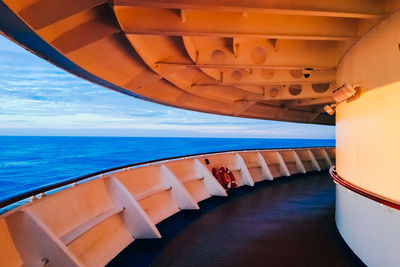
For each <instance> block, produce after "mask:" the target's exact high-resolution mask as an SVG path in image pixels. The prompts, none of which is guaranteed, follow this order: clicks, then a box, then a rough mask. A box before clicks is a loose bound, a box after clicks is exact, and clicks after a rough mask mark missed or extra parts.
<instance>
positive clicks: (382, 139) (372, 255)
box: [336, 12, 400, 266]
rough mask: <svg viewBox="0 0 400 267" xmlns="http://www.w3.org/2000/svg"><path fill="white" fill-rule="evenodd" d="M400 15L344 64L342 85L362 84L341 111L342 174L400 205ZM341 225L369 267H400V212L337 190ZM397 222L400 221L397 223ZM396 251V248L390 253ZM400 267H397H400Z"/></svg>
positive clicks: (338, 117)
mask: <svg viewBox="0 0 400 267" xmlns="http://www.w3.org/2000/svg"><path fill="white" fill-rule="evenodd" d="M399 29H400V13H399V12H396V13H394V14H393V15H392V16H391V17H389V18H388V19H386V20H385V21H383V22H381V23H380V24H378V25H377V26H375V27H374V28H372V29H371V30H370V31H369V32H367V33H366V34H365V36H364V37H363V38H362V39H361V40H360V41H359V42H357V43H356V44H355V45H354V46H353V47H352V48H351V49H350V50H349V51H348V52H347V53H346V54H345V56H344V57H343V58H342V60H341V63H340V64H339V67H338V72H337V85H341V84H343V83H347V84H352V85H354V84H359V85H361V87H360V88H359V89H358V93H357V95H356V96H355V97H353V98H352V99H351V100H348V101H345V102H342V103H340V104H338V106H337V114H336V146H337V155H338V156H337V171H338V173H339V174H340V176H342V177H344V178H345V179H347V180H348V181H350V182H351V183H353V184H355V185H357V186H359V187H362V188H364V189H366V190H369V191H371V192H374V193H376V194H379V195H382V196H385V197H387V198H390V199H393V200H397V201H398V200H400V179H399V178H400V174H399V172H398V171H397V170H396V168H397V166H398V165H399V159H398V151H399V147H400V139H399V136H400V124H399V122H400V109H399V106H400V105H399V101H400V51H399V50H400V49H399V48H400V45H399V42H400V40H399V38H398V37H399V35H398V31H399ZM337 194H338V198H337V211H336V213H337V215H336V221H337V225H338V228H339V231H340V232H341V234H342V236H343V238H344V239H345V240H346V242H347V243H348V244H349V246H350V247H351V248H352V249H353V250H354V251H355V252H356V254H357V255H358V256H359V257H360V258H361V259H362V260H363V261H364V262H365V263H366V264H367V265H370V266H391V265H393V266H394V264H395V263H396V262H397V263H398V262H400V258H399V257H398V255H395V254H392V253H393V251H392V250H393V247H397V248H398V245H397V246H396V243H397V244H398V240H399V239H398V237H399V235H400V230H399V228H398V227H394V226H395V223H396V222H397V225H398V223H399V220H398V212H397V211H396V214H397V215H394V213H393V212H392V211H389V210H385V209H383V208H382V207H380V206H379V204H376V203H371V201H370V200H367V199H364V198H363V197H361V196H355V195H346V194H347V192H345V191H343V189H341V187H340V186H338V193H337ZM396 216H397V217H396ZM395 237H397V240H396V239H395ZM391 246H392V247H391ZM397 266H398V264H397Z"/></svg>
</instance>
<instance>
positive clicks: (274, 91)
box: [269, 87, 279, 97]
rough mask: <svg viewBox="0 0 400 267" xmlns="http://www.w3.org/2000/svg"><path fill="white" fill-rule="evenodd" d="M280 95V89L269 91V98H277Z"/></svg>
mask: <svg viewBox="0 0 400 267" xmlns="http://www.w3.org/2000/svg"><path fill="white" fill-rule="evenodd" d="M278 95H279V89H278V88H275V87H274V88H271V89H269V96H270V97H277V96H278Z"/></svg>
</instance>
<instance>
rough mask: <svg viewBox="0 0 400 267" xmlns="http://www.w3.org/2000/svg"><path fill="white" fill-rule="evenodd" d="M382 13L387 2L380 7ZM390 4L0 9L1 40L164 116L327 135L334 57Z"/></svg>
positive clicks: (43, 4) (161, 2) (124, 0)
mask: <svg viewBox="0 0 400 267" xmlns="http://www.w3.org/2000/svg"><path fill="white" fill-rule="evenodd" d="M390 3H391V1H390ZM390 3H389V1H388V3H386V1H371V0H353V1H345V0H340V1H339V2H338V1H316V0H313V1H272V0H268V1H249V2H241V1H233V2H232V1H226V0H217V1H207V0H201V1H196V2H188V1H183V0H174V1H165V0H150V1H136V0H115V1H104V0H81V1H66V0H62V1H47V0H33V1H11V0H4V1H2V4H1V7H0V12H1V17H2V20H1V22H0V30H1V31H2V32H3V34H4V35H6V36H8V37H9V38H10V39H13V40H14V41H16V42H17V43H19V44H20V45H22V46H24V47H26V48H27V49H29V50H31V51H32V52H33V53H36V54H37V55H39V56H40V57H42V58H44V59H46V60H48V61H50V62H52V63H54V64H56V65H57V66H59V67H61V68H63V69H65V70H67V71H69V72H71V73H73V74H75V75H78V76H80V77H82V78H84V79H87V80H89V81H92V82H94V83H97V84H100V85H102V86H105V87H107V88H110V89H113V90H116V91H120V92H122V93H125V94H129V95H131V96H135V97H139V98H142V99H146V100H150V101H153V102H157V103H162V104H166V105H170V106H175V107H180V108H185V109H191V110H197V111H202V112H209V113H214V114H223V115H231V116H239V117H248V118H260V119H270V120H280V121H294V122H304V123H316V124H328V125H329V124H330V125H332V124H334V123H335V116H330V115H328V114H326V113H325V112H324V109H323V107H324V106H325V105H327V104H332V103H334V99H333V97H332V94H333V91H334V89H336V88H337V87H339V86H340V85H339V84H337V83H336V79H335V77H336V67H337V65H338V63H339V62H340V60H341V58H342V56H343V54H345V53H346V51H347V50H348V49H349V48H350V47H351V46H352V45H353V44H354V43H355V42H357V40H358V39H359V38H360V37H361V36H363V35H364V34H365V33H366V32H367V31H368V30H369V29H370V28H371V27H373V26H374V25H376V24H377V23H379V22H380V21H381V20H382V19H384V18H385V17H387V16H388V15H389V14H390V13H391V12H392V11H393V10H395V5H394V4H390Z"/></svg>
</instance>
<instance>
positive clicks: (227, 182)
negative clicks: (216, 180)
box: [218, 167, 230, 188]
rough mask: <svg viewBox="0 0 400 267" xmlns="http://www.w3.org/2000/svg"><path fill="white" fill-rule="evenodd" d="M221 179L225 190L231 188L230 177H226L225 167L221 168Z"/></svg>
mask: <svg viewBox="0 0 400 267" xmlns="http://www.w3.org/2000/svg"><path fill="white" fill-rule="evenodd" d="M218 172H219V177H220V178H221V181H222V183H223V186H224V187H225V188H230V180H229V178H228V177H226V170H225V168H224V167H221V168H219V170H218Z"/></svg>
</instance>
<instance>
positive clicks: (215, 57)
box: [211, 49, 225, 63]
mask: <svg viewBox="0 0 400 267" xmlns="http://www.w3.org/2000/svg"><path fill="white" fill-rule="evenodd" d="M211 59H212V61H214V62H215V63H223V62H224V61H225V53H224V51H222V50H220V49H217V50H214V51H213V52H212V53H211Z"/></svg>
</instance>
